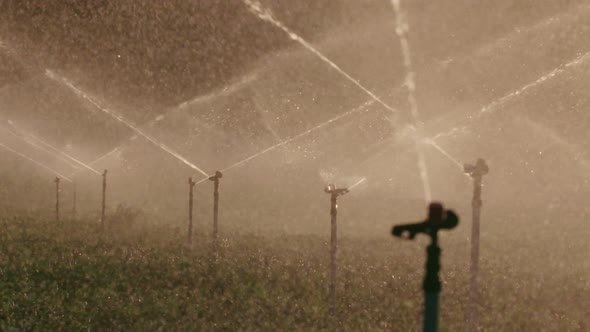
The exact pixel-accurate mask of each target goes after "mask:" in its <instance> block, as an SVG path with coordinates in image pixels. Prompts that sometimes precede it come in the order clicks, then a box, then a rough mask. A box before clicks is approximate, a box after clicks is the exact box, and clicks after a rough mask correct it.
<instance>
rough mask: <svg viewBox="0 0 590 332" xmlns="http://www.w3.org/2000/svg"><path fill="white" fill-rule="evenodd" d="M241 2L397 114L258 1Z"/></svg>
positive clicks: (245, 0)
mask: <svg viewBox="0 0 590 332" xmlns="http://www.w3.org/2000/svg"><path fill="white" fill-rule="evenodd" d="M243 2H244V3H245V4H246V6H248V8H249V9H250V11H251V12H252V14H254V15H256V16H257V17H258V18H259V19H261V20H263V21H265V22H268V23H270V24H272V25H274V26H275V27H277V28H279V29H281V30H282V31H283V32H285V33H286V34H287V35H288V36H289V38H291V39H292V40H294V41H296V42H298V43H299V44H301V45H302V46H303V47H305V48H306V49H307V50H308V51H310V52H311V53H313V54H314V55H316V56H317V57H318V58H320V59H321V60H322V61H323V62H325V63H327V64H328V65H329V66H330V67H332V68H334V69H335V70H336V71H337V72H338V73H340V74H341V75H342V76H344V77H345V78H346V79H347V80H348V81H350V82H351V83H353V84H354V85H355V86H356V87H358V88H359V89H360V90H361V91H363V92H364V93H365V94H367V95H369V97H371V99H372V100H373V101H375V102H377V103H379V104H380V105H381V106H383V107H385V108H386V109H388V110H390V111H391V112H393V113H397V112H398V110H396V109H395V108H393V107H391V106H389V105H388V104H386V103H385V102H384V101H383V100H382V99H381V98H379V97H378V96H377V95H376V94H374V93H373V92H371V91H370V90H369V89H367V88H366V87H365V86H364V85H362V84H361V83H360V82H359V81H358V80H357V79H355V78H354V77H352V76H350V74H348V73H347V72H346V71H344V70H343V69H342V68H340V67H339V66H338V65H337V64H336V63H334V61H332V60H330V59H329V58H328V57H326V56H325V55H324V54H323V53H322V52H320V51H319V50H318V49H316V48H315V47H313V46H312V45H311V44H310V43H308V42H307V41H306V40H305V39H303V38H301V36H299V35H298V34H296V33H295V32H293V31H291V29H289V28H288V27H287V26H285V25H284V24H283V23H282V22H280V21H279V20H277V19H276V18H274V17H273V15H272V13H271V12H270V11H269V10H268V9H266V8H263V7H262V5H261V4H260V3H259V2H258V1H253V0H243Z"/></svg>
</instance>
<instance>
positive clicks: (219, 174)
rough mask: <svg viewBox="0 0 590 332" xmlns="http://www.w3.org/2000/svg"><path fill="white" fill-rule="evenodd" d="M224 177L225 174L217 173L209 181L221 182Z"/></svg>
mask: <svg viewBox="0 0 590 332" xmlns="http://www.w3.org/2000/svg"><path fill="white" fill-rule="evenodd" d="M222 177H223V173H221V172H220V171H215V174H214V175H212V176H210V177H209V180H210V181H216V182H219V179H221V178H222Z"/></svg>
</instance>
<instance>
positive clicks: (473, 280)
mask: <svg viewBox="0 0 590 332" xmlns="http://www.w3.org/2000/svg"><path fill="white" fill-rule="evenodd" d="M481 204H482V203H481V175H478V176H475V177H474V178H473V200H472V201H471V207H472V224H471V267H470V280H469V331H477V326H478V317H477V292H478V289H477V288H478V287H477V275H478V273H479V233H480V230H479V229H480V227H479V225H480V218H479V217H480V208H481Z"/></svg>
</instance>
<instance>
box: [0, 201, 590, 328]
mask: <svg viewBox="0 0 590 332" xmlns="http://www.w3.org/2000/svg"><path fill="white" fill-rule="evenodd" d="M136 217H137V214H136V213H134V212H133V211H131V212H130V211H129V210H128V209H125V208H120V209H119V212H118V213H113V214H112V215H111V216H110V218H109V220H110V222H109V224H108V230H107V231H104V232H101V230H100V228H99V227H98V224H96V223H92V222H88V221H83V220H78V221H73V220H67V221H64V222H62V223H60V224H56V223H55V222H54V221H52V220H46V218H42V217H33V216H30V217H26V218H12V219H6V218H5V219H3V220H2V224H1V232H0V234H1V237H0V262H2V263H1V264H0V276H1V278H2V283H1V286H0V287H1V289H0V294H1V296H2V298H3V301H2V307H1V308H0V328H1V329H2V330H4V331H9V330H86V329H90V330H266V331H273V330H275V331H276V330H333V329H336V330H357V331H358V330H395V331H417V330H420V329H421V314H420V313H421V306H422V300H421V299H422V291H421V282H422V278H423V273H424V271H423V264H424V258H425V257H424V256H425V255H424V244H425V243H426V241H425V239H422V240H421V241H418V243H414V242H403V241H401V240H393V239H390V238H386V237H378V238H366V237H359V236H358V235H357V236H354V235H349V236H346V235H345V236H344V237H343V238H342V240H341V243H340V255H339V266H340V269H339V278H338V309H337V314H336V315H335V316H330V315H329V313H328V301H327V276H328V264H329V262H328V259H329V256H328V241H327V239H326V238H323V237H322V236H319V235H287V234H273V235H272V236H261V235H256V234H247V233H241V234H239V233H233V234H231V233H230V234H226V235H225V236H224V237H223V240H222V241H221V243H220V244H219V251H218V255H217V256H216V255H215V254H214V251H213V247H212V244H211V242H210V240H209V237H208V236H204V235H203V234H200V235H199V236H197V237H196V238H195V243H194V245H193V247H192V248H190V247H188V246H187V245H185V241H186V237H185V234H184V232H181V231H180V230H179V229H174V228H170V227H168V226H157V225H146V224H144V223H142V222H141V220H140V219H135V220H134V218H136ZM518 217H519V216H514V218H518ZM520 217H522V216H520ZM126 218H127V219H126ZM512 221H514V220H512ZM493 222H494V223H496V226H494V227H493V229H494V230H493V231H489V230H488V231H486V232H485V234H486V237H485V238H486V240H485V241H484V242H483V244H482V246H483V248H482V271H481V276H480V292H481V303H480V304H479V308H480V312H481V326H482V329H483V330H486V331H500V330H501V331H522V330H524V329H526V330H533V329H535V330H539V331H565V330H568V331H587V330H588V328H589V327H590V326H589V325H588V324H590V321H588V317H590V316H589V312H588V308H589V306H588V298H590V281H589V280H588V275H589V273H590V265H588V260H587V259H584V255H583V254H581V253H583V252H588V251H589V250H590V245H589V244H588V242H587V241H584V240H582V239H583V238H585V237H583V236H580V237H578V239H579V240H577V241H576V240H572V241H564V242H561V245H560V246H559V248H557V247H555V246H552V249H551V250H547V248H544V247H543V243H544V242H545V241H549V240H552V239H554V237H555V233H554V229H552V228H553V227H552V226H547V225H545V226H543V227H542V228H543V229H542V231H541V232H538V234H539V233H540V234H544V235H543V236H542V237H540V238H535V239H532V238H531V239H529V240H528V242H527V243H526V245H522V242H521V241H520V238H519V237H516V236H511V237H510V235H509V234H510V233H509V232H506V231H505V230H501V229H502V228H505V227H507V226H509V225H510V222H509V221H504V222H502V221H501V220H493ZM498 223H500V224H498ZM511 227H517V229H516V230H515V231H524V229H518V228H519V227H518V226H511ZM571 227H572V228H574V225H571ZM200 233H202V232H200ZM465 233H466V232H464V231H463V232H458V234H451V233H449V234H446V235H444V236H443V238H442V243H443V248H444V250H443V270H442V273H441V276H442V279H443V281H444V283H443V292H442V294H441V295H442V297H441V330H442V331H457V330H461V329H463V328H464V326H463V322H464V315H465V309H466V307H465V305H466V297H467V287H466V286H465V285H467V284H468V265H467V263H466V262H468V248H469V246H468V241H466V240H465V238H466V234H465ZM507 236H508V238H507ZM558 236H559V235H558ZM586 236H587V235H586ZM500 241H501V243H502V244H501V245H499V243H500ZM576 253H577V254H576ZM572 255H574V256H573V257H572ZM566 259H567V261H572V260H575V261H577V263H576V264H573V265H572V264H568V265H567V266H566V265H565V264H564V260H566ZM539 270H542V271H543V273H542V277H541V275H539V274H538V271H539Z"/></svg>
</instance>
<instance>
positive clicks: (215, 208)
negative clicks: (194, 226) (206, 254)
mask: <svg viewBox="0 0 590 332" xmlns="http://www.w3.org/2000/svg"><path fill="white" fill-rule="evenodd" d="M222 177H223V174H222V173H221V172H220V171H216V172H215V175H213V176H210V177H209V180H211V181H213V247H214V249H215V250H217V237H218V235H219V224H218V214H219V179H221V178H222Z"/></svg>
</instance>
